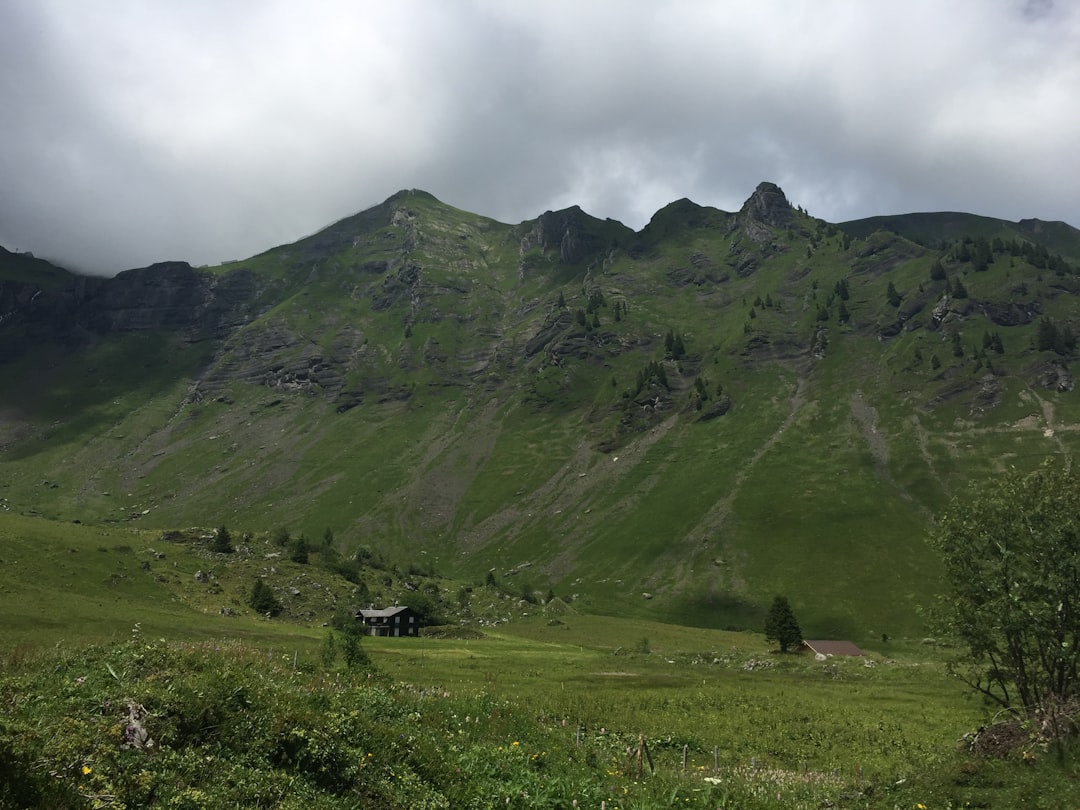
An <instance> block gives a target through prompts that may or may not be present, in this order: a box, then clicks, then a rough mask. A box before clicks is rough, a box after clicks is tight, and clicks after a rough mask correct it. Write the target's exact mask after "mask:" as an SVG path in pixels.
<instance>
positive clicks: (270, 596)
mask: <svg viewBox="0 0 1080 810" xmlns="http://www.w3.org/2000/svg"><path fill="white" fill-rule="evenodd" d="M248 604H249V605H251V607H252V608H253V609H254V610H255V611H256V612H257V613H263V614H266V615H267V616H277V615H278V614H279V613H281V611H282V605H281V602H279V601H278V598H277V597H276V596H274V589H273V588H271V587H270V586H269V585H267V584H266V582H265V581H264V580H262V579H256V580H255V585H254V586H252V588H251V598H250V599H248Z"/></svg>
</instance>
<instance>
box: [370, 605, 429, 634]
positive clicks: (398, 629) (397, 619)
mask: <svg viewBox="0 0 1080 810" xmlns="http://www.w3.org/2000/svg"><path fill="white" fill-rule="evenodd" d="M356 619H357V621H362V622H363V623H364V632H365V634H366V635H369V636H416V635H419V634H420V617H419V616H417V615H416V611H414V610H413V609H412V608H411V607H406V606H404V605H394V606H393V607H388V608H368V609H366V610H360V611H359V612H357V614H356Z"/></svg>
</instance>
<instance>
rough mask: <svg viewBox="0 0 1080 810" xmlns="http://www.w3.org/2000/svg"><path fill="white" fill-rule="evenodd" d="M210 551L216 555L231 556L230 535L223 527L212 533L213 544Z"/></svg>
mask: <svg viewBox="0 0 1080 810" xmlns="http://www.w3.org/2000/svg"><path fill="white" fill-rule="evenodd" d="M210 550H211V551H216V552H217V553H218V554H232V553H233V545H232V535H230V534H229V530H228V529H226V528H225V526H224V525H223V526H221V527H220V528H219V529H218V530H217V531H216V532H214V542H213V544H212V545H211V546H210Z"/></svg>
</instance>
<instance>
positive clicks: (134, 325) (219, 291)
mask: <svg viewBox="0 0 1080 810" xmlns="http://www.w3.org/2000/svg"><path fill="white" fill-rule="evenodd" d="M257 287H258V285H257V280H256V277H255V274H254V273H252V272H251V271H249V270H244V269H238V270H235V271H233V272H232V273H228V274H225V275H221V276H219V275H214V274H212V273H207V272H200V271H198V270H195V269H194V268H193V267H192V266H191V265H189V264H187V263H186V262H164V263H161V264H154V265H151V266H150V267H144V268H140V269H138V270H128V271H126V272H124V273H120V274H119V275H118V276H116V277H115V278H112V279H109V280H107V281H106V282H105V283H104V284H102V285H101V286H100V287H98V289H97V290H96V291H95V292H96V294H92V295H90V296H88V299H87V300H86V301H85V304H84V307H83V310H84V313H85V316H84V317H85V320H86V324H87V326H89V327H90V328H91V329H93V330H94V331H96V332H108V331H120V332H133V331H142V330H147V329H169V330H177V331H184V332H187V333H188V336H189V338H191V339H202V338H207V337H224V336H225V335H226V334H228V332H229V331H230V330H231V329H232V328H233V327H235V326H239V325H240V324H242V323H244V322H245V321H246V320H247V319H248V317H249V315H250V313H249V312H248V307H247V305H248V304H249V303H250V302H252V301H253V300H254V299H255V298H256V297H257V294H258V289H257Z"/></svg>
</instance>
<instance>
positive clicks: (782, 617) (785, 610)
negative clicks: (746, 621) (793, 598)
mask: <svg viewBox="0 0 1080 810" xmlns="http://www.w3.org/2000/svg"><path fill="white" fill-rule="evenodd" d="M765 640H766V641H775V642H776V643H777V644H779V645H780V652H782V653H784V652H787V651H788V648H789V647H795V646H797V645H798V644H800V643H801V642H802V629H801V628H800V627H799V623H798V621H796V620H795V613H794V612H793V611H792V610H791V604H790V603H789V602H788V599H787V597H786V596H777V597H776V598H775V599H773V603H772V607H770V608H769V615H768V616H766V617H765Z"/></svg>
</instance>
